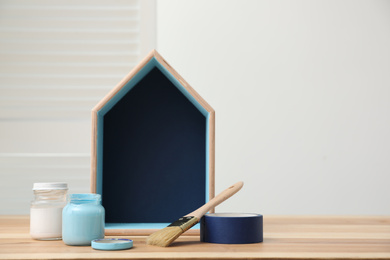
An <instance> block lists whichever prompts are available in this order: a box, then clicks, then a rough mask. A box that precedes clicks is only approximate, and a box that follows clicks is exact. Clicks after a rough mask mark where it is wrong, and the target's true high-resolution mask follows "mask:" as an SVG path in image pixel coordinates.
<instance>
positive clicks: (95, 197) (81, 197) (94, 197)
mask: <svg viewBox="0 0 390 260" xmlns="http://www.w3.org/2000/svg"><path fill="white" fill-rule="evenodd" d="M101 197H102V196H101V195H100V194H95V193H74V194H69V195H68V198H69V200H70V201H74V202H76V201H100V200H101Z"/></svg>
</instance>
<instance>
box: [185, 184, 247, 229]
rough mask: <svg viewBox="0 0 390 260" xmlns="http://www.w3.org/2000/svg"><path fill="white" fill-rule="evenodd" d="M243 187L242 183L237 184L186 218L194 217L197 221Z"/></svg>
mask: <svg viewBox="0 0 390 260" xmlns="http://www.w3.org/2000/svg"><path fill="white" fill-rule="evenodd" d="M243 185H244V183H243V182H242V181H239V182H237V183H236V184H234V185H232V186H230V187H229V188H227V189H226V190H224V191H222V192H221V193H219V194H218V195H217V196H215V197H214V198H213V199H211V200H210V201H209V202H207V203H206V204H204V205H203V206H202V207H200V208H198V209H197V210H195V211H193V212H191V213H190V214H188V215H186V216H194V217H196V218H197V219H198V221H199V220H200V219H201V217H203V215H204V214H206V213H207V212H208V211H209V210H210V209H212V208H214V207H215V206H217V205H219V204H221V203H222V202H224V201H225V200H227V199H228V198H230V197H231V196H233V195H234V194H235V193H236V192H237V191H239V190H240V189H241V188H242V186H243Z"/></svg>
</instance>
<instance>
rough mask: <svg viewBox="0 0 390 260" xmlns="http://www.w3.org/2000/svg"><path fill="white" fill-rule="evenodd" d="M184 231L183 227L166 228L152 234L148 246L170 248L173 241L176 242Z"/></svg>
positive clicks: (147, 242)
mask: <svg viewBox="0 0 390 260" xmlns="http://www.w3.org/2000/svg"><path fill="white" fill-rule="evenodd" d="M183 233H184V231H183V229H181V227H179V226H176V227H166V228H163V229H161V230H159V231H156V232H154V233H153V234H151V235H150V236H149V237H148V238H147V240H146V244H148V245H154V246H163V247H165V246H169V245H170V244H171V243H172V242H173V241H175V240H176V238H178V237H179V236H180V235H181V234H183Z"/></svg>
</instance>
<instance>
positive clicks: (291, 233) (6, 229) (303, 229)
mask: <svg viewBox="0 0 390 260" xmlns="http://www.w3.org/2000/svg"><path fill="white" fill-rule="evenodd" d="M124 237H125V238H130V239H133V240H134V247H133V248H132V249H130V250H124V251H112V252H109V251H97V250H94V249H92V248H91V247H88V246H66V245H65V244H64V243H63V242H62V241H38V240H33V239H31V238H30V235H29V218H28V216H0V259H390V217H361V216H351V217H348V216H343V217H341V216H340V217H339V216H264V242H263V243H257V244H244V245H223V244H209V243H201V242H199V237H195V236H185V234H184V235H183V236H181V237H179V238H178V239H177V241H175V242H174V243H173V244H172V245H171V246H170V247H168V248H161V247H154V246H148V245H146V243H145V240H146V236H132V237H128V236H124Z"/></svg>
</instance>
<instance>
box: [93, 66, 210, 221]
mask: <svg viewBox="0 0 390 260" xmlns="http://www.w3.org/2000/svg"><path fill="white" fill-rule="evenodd" d="M100 121H102V122H99V124H100V126H102V129H101V130H100V131H101V133H100V134H102V133H104V134H103V135H102V138H100V140H101V141H102V143H101V144H100V149H101V151H100V153H101V157H102V163H100V164H99V165H100V167H101V168H100V169H99V170H100V172H101V176H100V177H101V178H100V183H98V184H100V187H98V190H99V191H100V193H101V194H102V204H103V206H104V208H105V209H106V223H156V222H157V223H170V222H172V221H174V220H176V219H177V218H178V217H180V216H183V215H185V214H187V213H189V212H191V211H193V210H194V209H196V208H198V207H199V206H201V205H203V204H204V203H205V201H206V199H207V198H206V193H207V191H206V189H207V176H206V175H205V171H206V161H207V159H206V141H207V140H206V131H207V127H206V125H207V117H206V116H205V115H204V114H202V113H201V112H200V111H199V109H198V108H197V107H196V106H195V105H194V104H193V103H192V102H190V101H189V99H188V98H187V97H186V96H185V95H184V94H183V93H182V91H180V90H179V89H178V88H177V87H176V86H175V84H174V83H173V82H172V81H171V80H170V79H169V78H167V76H166V75H164V73H163V72H162V71H161V70H160V69H159V68H158V67H157V66H154V67H153V68H151V69H150V71H148V72H147V73H145V75H144V76H143V77H142V79H140V80H139V81H138V82H137V83H136V84H135V85H134V86H132V87H131V89H129V91H128V92H127V93H125V94H124V95H123V93H122V96H121V97H120V98H117V100H116V101H115V104H113V105H111V107H110V109H109V110H108V111H105V113H104V114H103V115H101V116H100Z"/></svg>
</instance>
